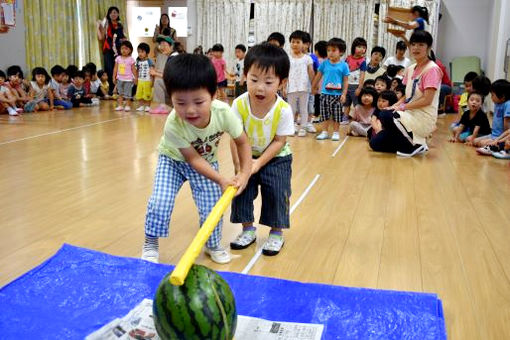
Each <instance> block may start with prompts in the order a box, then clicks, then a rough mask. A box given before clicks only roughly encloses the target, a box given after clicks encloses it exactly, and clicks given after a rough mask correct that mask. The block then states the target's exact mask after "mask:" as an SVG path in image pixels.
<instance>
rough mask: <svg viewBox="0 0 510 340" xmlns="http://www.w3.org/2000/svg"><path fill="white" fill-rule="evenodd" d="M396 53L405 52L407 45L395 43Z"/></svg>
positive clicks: (400, 42) (401, 42) (402, 42)
mask: <svg viewBox="0 0 510 340" xmlns="http://www.w3.org/2000/svg"><path fill="white" fill-rule="evenodd" d="M395 50H396V51H405V50H407V45H406V43H405V42H404V41H402V40H400V41H399V42H398V43H397V47H396V49H395Z"/></svg>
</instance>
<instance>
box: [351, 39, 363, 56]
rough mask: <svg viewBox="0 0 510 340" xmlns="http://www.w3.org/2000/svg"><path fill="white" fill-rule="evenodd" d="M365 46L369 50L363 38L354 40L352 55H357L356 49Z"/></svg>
mask: <svg viewBox="0 0 510 340" xmlns="http://www.w3.org/2000/svg"><path fill="white" fill-rule="evenodd" d="M358 46H363V47H365V48H367V41H366V40H365V39H363V38H361V37H357V38H356V39H354V40H353V42H352V44H351V54H352V55H354V54H355V53H356V47H358Z"/></svg>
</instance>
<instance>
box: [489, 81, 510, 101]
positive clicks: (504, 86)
mask: <svg viewBox="0 0 510 340" xmlns="http://www.w3.org/2000/svg"><path fill="white" fill-rule="evenodd" d="M491 92H492V93H494V95H496V97H498V99H500V100H503V101H507V100H509V99H510V82H509V81H508V80H506V79H498V80H496V81H495V82H493V83H492V85H491Z"/></svg>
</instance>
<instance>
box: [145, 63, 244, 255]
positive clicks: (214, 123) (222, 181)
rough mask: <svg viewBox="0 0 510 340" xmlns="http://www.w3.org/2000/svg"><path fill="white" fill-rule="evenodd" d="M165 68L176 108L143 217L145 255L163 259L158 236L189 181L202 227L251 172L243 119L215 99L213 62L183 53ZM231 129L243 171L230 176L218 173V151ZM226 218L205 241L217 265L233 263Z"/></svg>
mask: <svg viewBox="0 0 510 340" xmlns="http://www.w3.org/2000/svg"><path fill="white" fill-rule="evenodd" d="M167 66H168V67H165V74H164V79H165V86H166V89H167V91H168V94H169V95H170V96H171V98H172V102H173V104H174V110H173V111H172V112H171V113H170V115H169V116H168V118H167V120H166V124H165V129H164V133H163V136H162V138H161V142H160V144H159V157H158V165H157V167H156V175H155V179H154V189H153V192H152V195H151V197H150V199H149V203H148V206H147V214H146V217H145V242H144V245H143V250H142V259H143V260H146V261H150V262H158V261H159V238H160V237H167V236H168V229H169V223H170V219H171V215H172V210H173V207H174V203H175V199H176V197H177V194H178V192H179V190H180V188H181V187H182V185H183V184H184V182H186V181H189V182H190V186H191V192H192V195H193V198H194V200H195V204H196V205H197V207H198V212H199V216H200V225H202V224H203V222H204V221H205V219H206V218H207V216H208V215H209V213H210V212H211V210H212V208H213V207H214V205H215V204H216V202H217V201H218V199H219V198H220V197H221V193H222V191H224V190H225V189H226V188H227V187H228V186H231V185H232V186H235V187H237V188H239V189H238V192H237V194H238V195H239V194H241V193H242V191H243V189H244V187H245V186H246V183H247V182H248V178H249V177H250V173H251V157H250V144H249V140H248V138H247V137H246V134H245V133H244V132H243V125H242V123H241V121H240V120H239V119H238V118H237V117H236V116H235V114H234V113H233V112H232V110H231V109H230V107H229V106H228V105H227V104H226V103H223V102H220V101H218V100H214V96H215V94H216V90H217V82H216V71H215V70H214V67H213V65H212V63H211V61H210V60H209V59H208V58H207V57H206V56H203V55H199V54H180V55H177V56H175V57H173V58H172V59H170V60H169V61H168V65H167ZM224 132H227V133H228V134H229V135H230V136H231V137H232V138H233V139H234V142H235V144H236V147H237V155H238V157H239V160H240V172H239V173H238V174H237V175H236V176H235V177H234V178H232V179H227V178H225V177H224V175H222V174H220V173H219V172H218V158H217V150H218V144H219V143H220V139H221V136H222V135H223V133H224ZM221 228H222V221H221V220H220V222H219V223H218V225H217V226H216V228H215V229H214V231H213V232H212V234H211V236H210V237H209V240H208V241H207V243H206V249H205V253H206V254H207V255H209V256H210V257H211V259H212V260H213V261H214V262H216V263H228V262H230V261H231V256H230V253H229V252H228V251H227V250H225V249H223V248H222V247H221V245H220V241H221Z"/></svg>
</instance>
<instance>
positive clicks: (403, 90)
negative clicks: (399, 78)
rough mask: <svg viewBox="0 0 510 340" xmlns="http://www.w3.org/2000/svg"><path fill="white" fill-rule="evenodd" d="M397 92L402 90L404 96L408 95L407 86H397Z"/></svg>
mask: <svg viewBox="0 0 510 340" xmlns="http://www.w3.org/2000/svg"><path fill="white" fill-rule="evenodd" d="M397 92H400V93H402V95H403V96H405V95H406V86H405V85H404V84H400V85H399V86H397V88H396V89H395V94H396V93H397Z"/></svg>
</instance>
